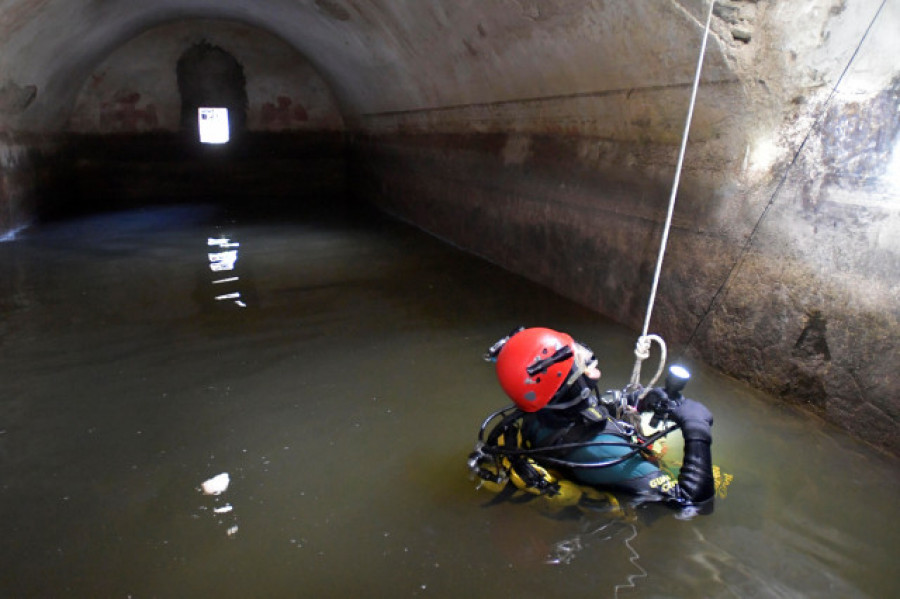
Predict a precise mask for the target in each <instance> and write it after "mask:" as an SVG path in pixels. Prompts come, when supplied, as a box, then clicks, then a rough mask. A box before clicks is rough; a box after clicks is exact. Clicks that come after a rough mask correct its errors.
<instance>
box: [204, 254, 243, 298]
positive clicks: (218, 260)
mask: <svg viewBox="0 0 900 599" xmlns="http://www.w3.org/2000/svg"><path fill="white" fill-rule="evenodd" d="M206 245H207V246H209V247H217V248H219V249H220V250H222V251H219V252H209V253H208V254H207V256H208V257H209V269H210V270H211V271H212V272H214V273H221V272H231V271H234V269H235V264H236V263H237V260H238V250H237V248H239V247H241V244H240V243H238V242H236V241H231V239H229V238H227V237H210V238H208V239H207V240H206ZM232 248H234V249H232ZM239 280H240V277H238V276H233V277H223V278H219V279H214V280H213V285H224V284H226V283H237V282H238V281H239ZM215 300H216V301H219V302H221V301H226V300H232V301H233V302H234V305H236V306H237V307H239V308H246V307H247V304H246V303H245V302H244V300H243V298H242V297H241V292H240V291H232V292H228V293H218V294H216V295H215Z"/></svg>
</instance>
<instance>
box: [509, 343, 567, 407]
mask: <svg viewBox="0 0 900 599" xmlns="http://www.w3.org/2000/svg"><path fill="white" fill-rule="evenodd" d="M574 363H575V341H574V340H573V339H572V338H571V337H569V336H568V335H566V334H565V333H560V332H557V331H554V330H552V329H543V328H531V329H524V330H522V331H520V332H518V333H515V334H514V335H513V336H512V337H510V339H509V341H507V342H506V344H505V345H504V346H503V348H502V349H501V350H500V353H499V354H498V355H497V378H498V379H500V386H501V387H503V390H504V391H506V394H507V395H509V396H510V398H512V400H513V401H514V402H515V403H516V405H517V406H519V408H520V409H521V410H522V411H523V412H537V411H538V410H540V409H541V408H543V407H544V406H546V405H547V403H549V401H550V400H551V399H552V398H553V396H554V395H555V394H556V392H557V391H559V389H560V387H562V386H563V385H564V384H565V383H566V378H567V377H568V376H569V372H570V371H571V369H572V365H573V364H574Z"/></svg>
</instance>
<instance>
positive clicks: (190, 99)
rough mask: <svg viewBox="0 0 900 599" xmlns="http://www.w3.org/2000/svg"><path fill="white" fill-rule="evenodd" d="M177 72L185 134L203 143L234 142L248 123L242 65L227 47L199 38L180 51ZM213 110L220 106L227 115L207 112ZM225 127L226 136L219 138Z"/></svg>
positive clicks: (218, 108) (245, 82)
mask: <svg viewBox="0 0 900 599" xmlns="http://www.w3.org/2000/svg"><path fill="white" fill-rule="evenodd" d="M177 76H178V91H179V92H180V93H181V126H182V129H183V130H184V131H185V132H186V133H187V134H188V138H189V139H191V140H192V141H193V142H194V143H196V140H198V139H199V140H200V142H201V143H205V144H222V143H225V142H229V141H231V142H235V143H236V142H237V141H238V137H239V136H240V134H241V133H242V131H243V129H244V127H245V126H246V123H247V89H246V86H247V81H246V78H245V77H244V68H243V66H242V65H241V64H240V63H239V62H238V61H237V60H236V59H235V58H234V56H232V55H231V54H230V53H229V52H227V51H226V50H223V49H222V48H220V47H218V46H214V45H212V44H210V43H208V42H205V41H201V42H199V43H197V44H194V45H193V46H191V47H190V48H188V49H187V50H186V51H185V52H184V54H182V55H181V58H180V59H179V60H178V65H177ZM212 110H222V111H223V113H224V114H227V116H226V117H224V118H222V115H221V114H220V113H217V112H207V111H212ZM204 117H205V118H204ZM223 126H224V127H226V129H225V130H223V129H222V127H223ZM207 127H208V128H209V129H208V130H207ZM224 131H227V137H226V138H225V139H222V136H223V134H224ZM207 135H209V136H210V137H209V139H207Z"/></svg>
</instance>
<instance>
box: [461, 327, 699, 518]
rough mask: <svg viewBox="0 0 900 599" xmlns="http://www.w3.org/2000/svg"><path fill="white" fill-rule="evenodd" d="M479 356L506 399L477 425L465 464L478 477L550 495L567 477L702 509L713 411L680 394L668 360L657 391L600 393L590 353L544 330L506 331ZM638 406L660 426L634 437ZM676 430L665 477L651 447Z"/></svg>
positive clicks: (676, 372)
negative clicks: (679, 450)
mask: <svg viewBox="0 0 900 599" xmlns="http://www.w3.org/2000/svg"><path fill="white" fill-rule="evenodd" d="M485 359H486V360H489V361H492V362H496V369H497V377H498V379H499V381H500V385H501V387H502V388H503V390H504V391H505V392H506V394H507V395H508V396H509V397H510V398H511V399H512V400H513V403H514V406H512V407H509V408H506V409H504V410H500V411H498V412H495V413H494V414H492V415H491V416H489V417H488V418H487V420H485V422H484V424H483V425H482V427H481V431H480V433H479V440H478V443H477V444H476V446H475V451H474V452H473V453H472V454H471V455H470V457H469V468H470V470H471V471H472V472H473V473H474V474H475V475H476V476H478V477H479V478H481V479H482V481H483V482H486V483H491V484H493V485H494V487H495V488H496V489H503V488H505V487H507V485H509V487H508V488H509V489H513V490H514V489H515V488H518V489H520V490H524V491H526V492H529V493H532V494H535V495H544V496H548V497H550V498H553V497H554V496H555V495H562V494H565V493H566V492H567V489H568V490H571V489H572V488H573V487H574V485H572V483H571V482H567V481H574V482H575V483H577V484H578V485H586V486H588V487H592V488H595V489H602V490H605V491H613V492H624V493H628V494H630V495H633V496H635V497H636V499H637V500H638V501H641V502H642V501H662V502H667V503H670V504H672V505H675V506H678V507H682V508H692V509H694V510H695V511H704V512H706V511H709V510H711V508H712V502H713V498H714V496H715V482H714V478H713V472H712V456H711V451H710V445H711V443H712V435H711V427H712V423H713V417H712V414H711V413H710V412H709V410H707V409H706V407H705V406H703V404H701V403H699V402H697V401H694V400H691V399H687V398H685V397H683V396H682V395H681V389H682V388H683V387H684V384H685V383H686V382H687V378H688V377H689V374H688V373H687V371H686V370H684V369H679V368H678V367H673V368H672V369H671V370H670V375H669V377H668V379H667V381H666V387H665V388H659V387H657V388H652V389H643V388H637V389H634V388H632V389H626V390H624V391H622V392H619V391H607V392H606V393H602V394H600V393H598V391H597V382H598V380H599V379H600V370H599V369H598V368H597V360H596V358H595V357H594V355H593V352H591V350H590V349H589V348H588V347H587V346H585V345H583V344H581V343H578V342H576V341H575V340H573V339H572V337H570V336H569V335H567V334H565V333H561V332H558V331H554V330H551V329H546V328H529V329H523V328H519V329H517V330H515V331H513V332H512V333H511V334H510V335H509V336H507V337H504V338H503V339H501V340H500V341H498V342H497V343H496V344H494V346H492V347H491V348H490V349H489V350H488V352H487V354H485ZM648 412H649V413H652V414H653V418H652V421H651V423H652V425H653V426H654V427H656V426H658V425H659V424H660V423H661V424H662V429H661V430H659V431H658V432H657V433H654V434H647V435H644V434H642V431H643V429H642V426H641V414H642V413H648ZM494 422H496V423H495V424H494V425H493V427H491V428H489V427H490V425H491V423H494ZM669 423H672V424H674V426H671V427H669V426H667V425H668V424H669ZM676 428H680V429H681V432H682V434H683V436H684V458H683V463H682V465H681V469H680V472H679V474H678V476H677V480H674V479H673V478H672V477H671V476H670V475H669V474H667V473H666V472H665V471H664V470H662V469H661V468H660V466H659V464H658V463H657V461H656V460H655V456H654V453H653V451H652V444H653V443H654V442H656V441H657V440H658V439H660V438H662V437H663V436H665V435H666V434H667V433H669V432H671V431H673V430H675V429H676Z"/></svg>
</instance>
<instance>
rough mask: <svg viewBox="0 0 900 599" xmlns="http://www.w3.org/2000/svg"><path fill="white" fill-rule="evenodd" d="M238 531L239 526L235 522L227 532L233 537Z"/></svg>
mask: <svg viewBox="0 0 900 599" xmlns="http://www.w3.org/2000/svg"><path fill="white" fill-rule="evenodd" d="M237 531H238V527H237V524H235V525H234V526H232V527H231V528H229V529H228V530H226V531H225V534H227V535H228V536H229V537H232V536H234V535H236V534H237Z"/></svg>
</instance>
